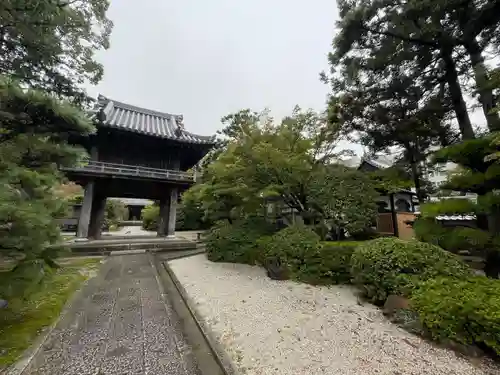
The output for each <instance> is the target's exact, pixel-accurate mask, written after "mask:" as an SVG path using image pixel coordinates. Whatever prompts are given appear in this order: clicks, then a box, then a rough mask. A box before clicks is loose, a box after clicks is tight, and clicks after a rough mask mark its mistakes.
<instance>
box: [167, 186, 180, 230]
mask: <svg viewBox="0 0 500 375" xmlns="http://www.w3.org/2000/svg"><path fill="white" fill-rule="evenodd" d="M178 198H179V197H178V190H177V188H176V187H174V188H172V189H170V199H169V201H170V207H169V210H168V223H167V235H168V237H175V223H176V221H177V200H178Z"/></svg>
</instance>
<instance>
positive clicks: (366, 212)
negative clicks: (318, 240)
mask: <svg viewBox="0 0 500 375" xmlns="http://www.w3.org/2000/svg"><path fill="white" fill-rule="evenodd" d="M310 195H311V197H310V198H311V199H310V200H311V202H312V204H313V205H314V206H315V207H317V210H318V211H319V212H320V213H321V217H322V218H323V220H324V221H325V222H326V223H328V224H329V225H330V226H331V227H332V228H334V229H337V228H339V229H345V230H347V231H348V232H349V233H356V232H360V231H362V230H364V229H366V228H368V227H370V226H371V224H372V222H374V221H375V218H376V215H377V203H376V200H377V198H378V196H379V195H378V193H377V192H376V190H375V186H374V184H373V183H372V181H371V180H370V178H369V177H368V176H367V175H366V174H365V173H362V172H360V171H357V170H352V169H349V168H346V167H342V166H330V167H329V168H327V169H326V171H321V172H320V173H318V174H317V176H315V177H314V181H313V182H312V183H311V188H310Z"/></svg>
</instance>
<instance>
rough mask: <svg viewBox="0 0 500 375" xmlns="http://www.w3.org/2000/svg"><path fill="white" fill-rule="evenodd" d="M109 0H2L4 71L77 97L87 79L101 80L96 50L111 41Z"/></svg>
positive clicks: (1, 60)
mask: <svg viewBox="0 0 500 375" xmlns="http://www.w3.org/2000/svg"><path fill="white" fill-rule="evenodd" d="M108 7H109V1H108V0H74V1H66V0H3V1H2V2H1V3H0V50H1V51H2V54H1V55H0V74H4V75H8V76H10V77H12V78H15V79H17V80H19V81H20V82H21V83H22V84H23V85H26V86H28V87H32V88H37V89H41V90H44V91H46V92H48V93H51V94H55V95H57V96H59V97H65V98H68V99H71V100H72V101H74V102H76V103H81V102H83V101H86V100H87V96H86V94H85V92H84V90H83V89H82V84H83V83H84V82H86V81H87V82H90V83H92V84H96V83H98V82H99V81H100V80H101V78H102V74H103V68H102V66H101V64H99V63H98V62H97V61H96V60H95V56H94V55H95V52H96V51H97V50H99V49H107V48H108V47H109V35H110V32H111V28H112V22H111V21H110V20H108V19H107V17H106V11H107V9H108Z"/></svg>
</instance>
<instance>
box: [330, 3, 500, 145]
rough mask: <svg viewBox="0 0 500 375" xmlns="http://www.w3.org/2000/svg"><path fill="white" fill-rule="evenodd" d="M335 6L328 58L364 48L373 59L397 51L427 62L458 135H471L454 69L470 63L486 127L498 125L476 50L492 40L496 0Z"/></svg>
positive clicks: (390, 60) (388, 59) (386, 58)
mask: <svg viewBox="0 0 500 375" xmlns="http://www.w3.org/2000/svg"><path fill="white" fill-rule="evenodd" d="M339 7H340V9H341V16H342V20H341V22H340V32H339V35H338V37H337V39H336V41H335V47H336V50H335V52H334V54H332V56H333V57H334V58H336V59H337V60H338V59H340V58H343V57H344V56H346V55H347V54H348V53H353V54H354V55H356V54H357V55H360V54H363V52H364V54H366V53H367V52H368V51H369V52H370V53H371V54H372V55H374V56H376V59H375V60H377V61H378V63H379V64H393V65H395V64H400V62H401V59H400V58H395V57H394V54H395V52H397V54H398V56H404V58H405V59H406V60H407V61H408V60H410V61H412V60H413V61H416V62H421V63H423V65H422V64H420V66H421V67H431V69H433V70H434V74H432V75H431V76H427V77H426V81H427V82H432V81H433V82H434V83H435V86H436V87H438V86H439V84H440V83H441V82H446V84H447V86H448V89H449V94H450V97H451V101H452V103H453V107H454V110H455V113H456V117H457V120H458V123H459V127H460V130H461V134H462V137H463V138H464V139H471V138H473V137H474V133H473V128H472V125H471V123H470V119H469V118H468V115H467V108H466V105H465V101H464V100H463V95H462V89H461V86H460V83H459V75H464V76H466V75H468V74H469V71H470V69H472V70H473V72H474V78H475V81H476V88H477V91H478V93H479V101H480V103H481V104H482V106H483V111H484V114H485V117H486V120H487V123H488V127H489V128H490V130H496V129H498V128H499V125H500V120H499V118H498V115H497V114H495V113H492V111H491V109H492V108H493V107H494V104H495V103H494V95H493V94H492V90H491V87H490V85H489V81H490V79H489V75H488V71H487V69H486V66H485V64H484V58H483V56H482V52H483V50H484V49H485V48H487V47H488V46H492V45H494V43H492V40H493V39H494V35H495V34H497V32H496V30H497V28H498V24H499V21H500V16H498V14H500V13H499V12H498V11H496V10H498V9H499V7H500V2H498V1H496V0H495V1H486V2H475V1H472V0H465V1H459V0H440V1H438V2H436V1H431V0H424V1H408V2H399V1H397V0H393V1H385V0H384V1H383V0H371V1H361V0H340V1H339ZM495 11H496V12H495ZM467 57H468V59H467ZM436 68H438V69H436ZM440 71H441V72H440ZM421 73H422V72H421ZM421 73H420V77H421V78H422V77H423V76H422V74H421ZM436 73H437V74H436Z"/></svg>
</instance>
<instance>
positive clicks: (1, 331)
mask: <svg viewBox="0 0 500 375" xmlns="http://www.w3.org/2000/svg"><path fill="white" fill-rule="evenodd" d="M98 264H99V259H95V258H94V259H72V260H71V261H68V262H66V264H64V265H62V266H61V267H60V268H58V269H57V270H49V269H46V272H45V274H43V275H41V277H40V278H37V279H35V280H34V279H33V277H29V288H23V289H22V291H23V293H22V294H20V295H16V294H11V293H10V292H9V293H8V294H7V295H6V293H7V292H8V291H11V290H20V288H19V287H18V286H16V285H13V284H16V283H18V282H20V280H19V278H20V277H19V275H18V274H16V275H15V276H14V275H12V273H11V272H6V271H4V272H2V271H0V285H1V286H2V287H1V288H0V297H4V298H5V297H6V296H7V297H9V305H8V307H7V308H5V309H0V371H2V370H5V369H6V368H7V367H8V366H9V365H11V364H12V363H14V362H15V361H16V360H17V359H18V357H19V356H20V355H22V353H23V352H24V351H25V350H26V349H27V348H29V347H30V346H31V345H32V344H33V342H34V340H35V338H36V337H37V336H38V335H39V334H40V331H41V330H43V329H44V328H46V327H48V326H50V325H51V324H52V323H53V322H54V320H56V319H57V317H58V316H59V315H60V313H61V310H62V308H63V307H64V304H65V303H66V301H67V300H68V298H69V297H71V295H72V294H73V293H74V292H75V291H76V290H77V289H78V288H79V287H80V286H81V284H82V282H83V281H84V280H85V276H84V275H85V273H84V272H82V271H88V270H90V269H95V268H96V267H97V266H98ZM25 276H29V275H25ZM27 281H28V280H24V281H23V282H27Z"/></svg>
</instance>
